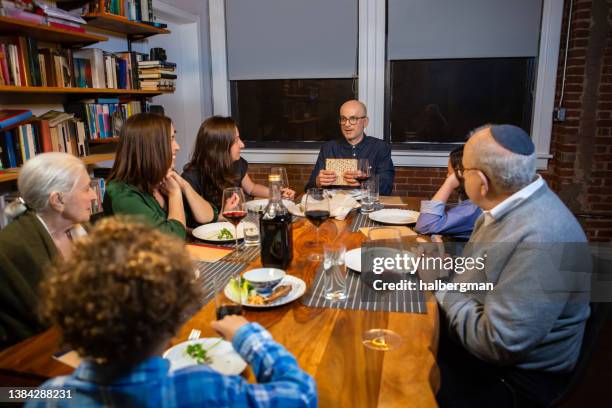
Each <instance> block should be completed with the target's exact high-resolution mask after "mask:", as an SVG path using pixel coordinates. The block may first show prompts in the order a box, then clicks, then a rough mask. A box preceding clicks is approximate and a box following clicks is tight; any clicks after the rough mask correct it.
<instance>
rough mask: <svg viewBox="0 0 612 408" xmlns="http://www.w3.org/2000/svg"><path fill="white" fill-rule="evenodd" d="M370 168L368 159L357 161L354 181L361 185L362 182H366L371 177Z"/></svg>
mask: <svg viewBox="0 0 612 408" xmlns="http://www.w3.org/2000/svg"><path fill="white" fill-rule="evenodd" d="M371 169H372V168H371V167H370V161H369V160H368V159H359V161H358V162H357V171H358V173H357V176H356V177H355V180H357V181H359V182H360V183H363V182H364V181H366V180H367V179H369V178H370V175H371Z"/></svg>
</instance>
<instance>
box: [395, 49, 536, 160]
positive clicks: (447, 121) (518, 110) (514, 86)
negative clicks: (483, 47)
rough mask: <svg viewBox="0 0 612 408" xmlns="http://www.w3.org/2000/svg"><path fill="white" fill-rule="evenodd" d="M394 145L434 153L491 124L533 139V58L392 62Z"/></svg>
mask: <svg viewBox="0 0 612 408" xmlns="http://www.w3.org/2000/svg"><path fill="white" fill-rule="evenodd" d="M390 64H391V67H390V68H391V70H390V72H391V78H390V92H391V95H390V103H389V106H390V109H391V111H390V114H389V118H390V121H391V123H390V136H391V142H392V143H410V144H411V145H413V146H414V147H419V145H423V144H424V146H420V147H428V148H435V147H436V146H435V145H436V144H440V143H454V142H462V141H464V140H465V137H466V135H467V133H468V132H469V131H470V130H472V129H474V128H475V127H478V126H480V125H484V124H486V123H509V124H513V125H517V126H520V127H522V128H523V129H524V130H525V131H527V132H528V133H529V131H530V127H531V107H532V93H531V88H532V81H533V64H534V59H533V58H483V59H448V60H411V61H391V62H390Z"/></svg>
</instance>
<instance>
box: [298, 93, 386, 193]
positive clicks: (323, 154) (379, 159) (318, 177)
mask: <svg viewBox="0 0 612 408" xmlns="http://www.w3.org/2000/svg"><path fill="white" fill-rule="evenodd" d="M339 123H340V130H341V131H342V135H344V139H342V140H332V141H329V142H327V143H325V144H324V145H323V146H321V151H320V152H319V157H318V158H317V163H316V164H315V167H314V169H313V171H312V173H311V175H310V179H309V180H308V183H307V184H306V188H305V189H306V190H307V189H309V188H313V187H331V186H334V185H336V184H337V182H338V180H336V173H335V172H334V171H333V170H325V159H351V158H354V159H368V161H369V162H370V166H371V167H372V172H373V173H374V174H377V175H378V177H379V183H380V184H379V192H380V194H382V195H390V194H391V192H392V191H393V178H394V177H395V169H394V168H393V161H392V160H391V146H390V145H389V144H388V143H386V142H384V141H383V140H381V139H377V138H374V137H370V136H366V135H365V133H364V129H365V128H366V127H367V126H368V112H367V110H366V107H365V105H364V104H363V103H362V102H360V101H357V100H354V99H353V100H350V101H347V102H345V103H344V104H343V105H342V106H341V107H340V119H339ZM357 174H358V172H352V171H348V172H345V173H344V174H343V175H342V177H343V178H344V180H345V181H346V182H347V183H348V185H349V186H352V187H359V182H358V181H357V180H356V179H355V177H356V176H357Z"/></svg>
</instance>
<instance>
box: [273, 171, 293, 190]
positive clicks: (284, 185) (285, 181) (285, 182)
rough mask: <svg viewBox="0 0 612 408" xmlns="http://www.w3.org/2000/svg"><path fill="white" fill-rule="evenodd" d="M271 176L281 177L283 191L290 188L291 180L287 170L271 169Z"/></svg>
mask: <svg viewBox="0 0 612 408" xmlns="http://www.w3.org/2000/svg"><path fill="white" fill-rule="evenodd" d="M270 174H278V175H280V179H281V186H280V187H281V190H283V189H285V188H289V179H288V177H287V169H285V168H284V167H272V169H270Z"/></svg>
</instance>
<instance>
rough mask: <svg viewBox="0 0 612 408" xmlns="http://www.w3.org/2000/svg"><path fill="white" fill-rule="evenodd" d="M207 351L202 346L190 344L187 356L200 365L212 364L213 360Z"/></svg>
mask: <svg viewBox="0 0 612 408" xmlns="http://www.w3.org/2000/svg"><path fill="white" fill-rule="evenodd" d="M206 351H207V350H205V349H204V348H203V347H202V345H201V344H190V345H188V346H187V354H188V355H189V357H191V358H193V359H194V360H195V362H196V363H198V364H210V363H211V362H212V360H211V359H210V356H207V355H206Z"/></svg>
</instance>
